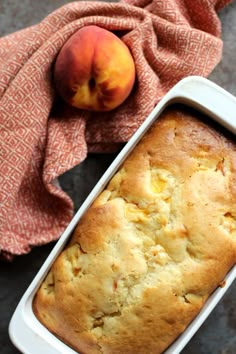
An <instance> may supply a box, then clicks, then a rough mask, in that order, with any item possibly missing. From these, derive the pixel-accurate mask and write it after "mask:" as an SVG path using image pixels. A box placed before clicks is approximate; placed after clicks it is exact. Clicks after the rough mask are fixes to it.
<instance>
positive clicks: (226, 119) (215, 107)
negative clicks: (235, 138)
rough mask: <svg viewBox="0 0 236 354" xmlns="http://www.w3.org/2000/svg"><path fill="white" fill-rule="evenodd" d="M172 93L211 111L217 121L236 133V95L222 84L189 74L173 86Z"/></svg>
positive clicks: (203, 109)
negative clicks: (221, 85)
mask: <svg viewBox="0 0 236 354" xmlns="http://www.w3.org/2000/svg"><path fill="white" fill-rule="evenodd" d="M172 94H173V95H174V96H175V98H176V97H178V96H179V98H180V99H181V101H182V102H183V103H190V104H193V105H194V106H196V107H197V108H199V109H200V110H201V111H203V112H204V113H206V114H207V113H209V112H210V113H211V114H212V115H214V118H215V119H216V121H218V122H219V123H220V124H221V125H223V126H225V127H226V128H228V129H229V130H230V131H231V132H233V133H235V134H236V97H234V96H233V95H231V94H230V93H229V92H227V91H226V90H224V89H223V88H221V87H220V86H218V85H216V84H214V83H213V82H212V81H210V80H208V79H205V78H202V77H200V76H189V77H187V78H185V79H183V80H181V81H180V82H179V83H178V84H177V85H176V86H175V87H174V88H173V90H172Z"/></svg>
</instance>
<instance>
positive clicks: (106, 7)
mask: <svg viewBox="0 0 236 354" xmlns="http://www.w3.org/2000/svg"><path fill="white" fill-rule="evenodd" d="M227 2H229V1H217V0H195V1H192V0H153V1H150V0H127V1H123V2H119V3H104V2H72V3H69V4H68V5H65V6H63V7H61V8H59V9H58V10H56V11H54V12H53V13H51V14H50V15H49V16H47V17H46V18H45V19H43V20H42V21H41V22H40V23H39V24H37V25H35V26H32V27H30V28H26V29H24V30H21V31H19V32H16V33H13V34H11V35H8V36H5V37H3V38H0V253H1V256H2V257H5V258H6V259H11V258H12V257H13V255H19V254H23V253H27V252H29V251H30V249H31V247H32V246H35V245H40V244H44V243H47V242H49V241H52V240H55V239H57V238H58V237H59V236H60V234H61V232H62V231H63V229H64V228H65V227H66V225H67V224H68V222H69V221H70V219H71V217H72V213H73V203H72V201H71V200H70V198H69V197H68V196H67V195H66V194H65V193H64V192H63V191H62V190H61V189H60V188H59V187H58V186H57V184H56V178H57V177H58V176H59V175H61V174H62V173H64V172H65V171H67V170H69V169H71V168H72V167H73V166H75V165H77V164H79V163H80V162H81V161H82V160H83V159H85V158H86V156H87V152H88V151H91V152H102V151H103V152H108V151H114V149H115V148H116V147H118V146H120V145H119V144H120V143H123V142H126V141H127V140H128V139H129V138H130V137H131V136H132V134H133V133H134V132H135V131H136V129H137V128H138V127H139V126H140V124H141V123H142V122H143V121H144V120H145V118H146V117H147V115H148V114H149V113H150V111H151V110H152V109H153V107H154V106H155V105H156V103H157V102H158V101H159V100H160V99H161V98H162V97H163V95H164V94H165V93H166V92H167V91H168V90H169V89H170V88H171V87H172V86H173V85H174V84H175V83H177V82H178V81H179V80H180V79H182V78H183V77H186V76H189V75H201V76H204V77H206V76H208V75H209V73H210V72H211V71H212V70H213V68H214V67H215V66H216V65H217V63H218V62H219V61H220V59H221V55H222V41H221V39H220V33H221V26H220V21H219V18H218V16H217V13H216V11H217V10H219V9H220V8H222V7H223V6H224V5H225V4H226V3H227ZM91 24H95V25H98V26H101V27H103V28H106V29H108V30H110V31H113V32H114V33H115V34H117V35H119V36H120V37H121V38H122V40H123V41H124V42H125V43H126V44H127V45H128V47H129V48H130V51H131V53H132V55H133V58H134V60H135V65H136V73H137V76H136V83H135V86H134V89H133V91H132V93H131V95H130V96H129V98H128V99H127V100H126V101H125V102H124V103H123V104H122V105H121V106H120V107H118V108H117V109H115V110H113V111H112V112H106V113H88V112H85V111H81V110H76V109H72V108H70V107H69V106H67V105H66V104H65V103H63V102H62V101H61V100H60V99H59V98H58V97H57V95H56V93H55V90H54V86H53V80H52V68H53V63H54V60H55V58H56V56H57V54H58V52H59V50H60V48H61V47H62V45H63V44H64V43H65V42H66V40H67V39H68V38H69V37H70V36H71V35H72V34H73V33H74V32H75V31H76V30H78V29H79V28H81V27H83V26H85V25H91ZM78 193H79V190H78Z"/></svg>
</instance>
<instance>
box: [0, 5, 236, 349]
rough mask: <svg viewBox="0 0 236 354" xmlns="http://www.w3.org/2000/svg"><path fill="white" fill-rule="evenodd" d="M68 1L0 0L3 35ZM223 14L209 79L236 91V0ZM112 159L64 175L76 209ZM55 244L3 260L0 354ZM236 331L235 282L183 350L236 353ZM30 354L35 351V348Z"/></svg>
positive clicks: (97, 159)
mask: <svg viewBox="0 0 236 354" xmlns="http://www.w3.org/2000/svg"><path fill="white" fill-rule="evenodd" d="M69 2H70V1H63V0H54V1H49V0H40V1H33V0H21V1H18V0H0V36H2V35H5V34H8V33H11V32H14V31H16V30H18V29H21V28H24V27H27V26H29V25H32V24H34V23H37V22H39V21H40V20H41V19H42V18H43V17H45V16H46V15H47V14H48V13H50V12H51V11H52V10H54V9H56V8H58V7H59V6H61V5H63V4H66V3H69ZM220 18H221V21H222V29H223V34H222V36H223V41H224V51H223V59H222V61H221V63H220V64H219V65H218V66H217V68H216V69H215V70H214V72H213V73H212V74H211V76H210V79H211V80H212V81H214V82H216V83H217V84H219V85H221V86H222V87H224V88H225V89H227V90H228V91H229V92H231V93H232V94H234V95H236V40H235V38H236V2H235V1H234V2H233V3H232V4H231V5H229V6H228V7H227V8H225V9H224V10H222V11H221V13H220ZM235 115H236V112H235ZM235 118H236V117H235ZM113 159H114V155H93V156H89V157H88V158H87V159H86V160H85V162H84V163H82V164H81V165H80V166H77V167H75V168H74V169H73V170H72V171H69V172H67V173H66V174H65V175H63V176H62V177H61V178H60V181H61V184H62V187H63V189H64V190H66V191H67V192H68V193H69V194H70V196H71V197H72V199H73V200H74V202H75V208H76V209H77V208H78V207H79V206H80V205H81V203H82V201H83V200H84V198H85V197H86V195H87V194H88V193H89V191H90V190H91V189H92V188H93V186H94V185H95V183H96V181H97V180H98V179H99V177H100V176H101V175H102V173H103V172H104V171H105V169H106V168H107V167H108V166H109V164H110V163H111V161H112V160H113ZM53 245H54V244H53V243H51V244H49V245H46V246H43V247H40V248H35V249H34V250H33V251H32V252H31V253H30V254H28V255H26V256H21V257H17V258H16V259H15V260H14V261H13V262H12V263H10V264H6V263H0V353H1V354H17V353H19V351H18V350H17V349H15V348H14V346H13V345H12V344H11V342H10V340H9V337H8V324H9V321H10V318H11V316H12V314H13V311H14V309H15V307H16V305H17V303H18V301H19V300H20V298H21V296H22V295H23V293H24V291H25V290H26V288H27V287H28V285H29V284H30V282H31V280H32V279H33V277H34V276H35V274H36V272H37V271H38V269H39V268H40V266H41V265H42V263H43V261H44V260H45V258H46V257H47V255H48V254H49V252H50V250H51V249H52V247H53ZM235 333H236V283H234V284H233V285H232V287H231V288H230V290H229V291H228V292H227V294H226V295H225V296H224V298H223V299H222V300H221V302H220V303H219V304H218V306H217V308H216V309H215V310H214V312H213V313H212V314H211V315H210V317H209V318H208V319H207V321H206V322H205V323H204V325H203V326H202V327H201V328H200V330H199V331H198V332H197V334H196V335H195V336H194V338H193V339H192V340H191V342H190V343H189V344H188V345H187V347H186V348H185V349H184V350H183V354H235V353H236V336H235ZM32 354H34V351H33V349H32ZM42 354H47V353H42ZM147 354H148V353H147Z"/></svg>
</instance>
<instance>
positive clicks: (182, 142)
mask: <svg viewBox="0 0 236 354" xmlns="http://www.w3.org/2000/svg"><path fill="white" fill-rule="evenodd" d="M235 262H236V144H235V141H234V138H233V137H232V136H230V134H228V133H226V132H223V131H222V130H221V129H218V127H217V126H213V125H212V123H211V121H210V120H209V119H208V118H207V117H205V116H203V115H201V114H200V113H199V112H197V111H193V110H190V109H188V108H186V107H183V106H174V107H171V108H168V109H166V110H165V111H164V113H162V114H161V116H160V117H159V118H158V119H157V121H156V123H155V124H154V125H153V126H152V127H151V128H150V129H149V130H148V132H147V133H146V134H145V135H144V137H143V138H142V139H141V140H140V142H139V143H138V144H137V145H136V147H135V148H134V150H133V151H132V152H131V153H130V155H129V157H128V158H127V159H126V160H125V162H124V163H123V164H122V166H121V167H120V168H119V170H118V172H116V174H115V175H114V176H113V178H112V179H111V180H110V182H109V183H108V185H107V186H106V188H105V189H104V190H103V192H102V193H101V194H100V195H99V196H98V197H97V199H96V200H95V201H94V203H93V204H92V206H91V207H90V208H89V210H88V211H87V212H86V213H85V214H84V215H83V217H82V218H81V220H80V221H79V223H78V225H77V227H76V229H75V231H74V233H73V235H72V237H71V239H70V241H69V242H68V244H67V245H66V247H65V249H64V250H63V252H62V253H61V254H60V255H59V257H58V258H57V259H56V261H55V263H54V264H53V266H52V267H51V269H50V271H49V273H48V275H47V277H46V278H45V280H44V281H43V283H42V285H41V286H40V288H39V289H38V291H37V293H36V296H35V298H34V302H33V309H34V312H35V314H36V316H37V317H38V319H39V321H40V322H41V323H42V324H43V325H44V326H46V327H47V328H48V330H49V331H51V332H52V333H54V334H55V335H56V336H57V337H58V338H60V339H61V340H62V341H63V342H64V343H66V344H67V345H69V346H70V347H72V348H73V349H74V350H76V351H78V352H79V353H81V354H82V353H84V354H101V353H102V354H124V353H126V354H158V353H162V352H163V351H165V349H166V348H167V347H168V346H169V345H170V344H171V343H172V342H173V341H174V340H175V339H176V338H177V337H178V336H179V334H180V333H182V332H183V331H184V330H185V328H186V327H187V326H188V324H189V323H190V322H191V321H192V320H193V319H194V317H195V316H196V315H197V314H198V312H199V311H200V310H201V308H202V306H203V305H204V303H205V301H206V300H207V298H208V297H209V295H210V294H211V293H212V292H213V291H214V289H216V288H217V287H218V286H219V285H220V284H221V282H222V281H223V279H224V277H225V275H226V274H227V272H228V271H229V270H230V268H231V267H232V266H233V265H234V264H235Z"/></svg>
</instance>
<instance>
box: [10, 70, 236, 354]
mask: <svg viewBox="0 0 236 354" xmlns="http://www.w3.org/2000/svg"><path fill="white" fill-rule="evenodd" d="M172 103H185V104H187V105H188V106H191V107H193V108H195V109H197V110H199V111H201V112H203V113H205V114H207V115H208V117H210V118H212V119H213V120H214V121H217V122H218V123H219V124H220V125H222V126H224V127H226V128H227V129H228V130H229V131H231V132H232V133H233V134H234V135H236V117H235V115H236V98H235V97H233V96H232V95H231V94H229V93H228V92H226V91H225V90H223V89H222V88H220V87H219V86H217V85H215V84H213V83H212V82H211V81H209V80H207V79H203V78H201V77H197V76H192V77H188V78H186V79H183V80H182V81H180V82H179V83H178V84H177V85H176V86H175V87H174V88H172V89H171V90H170V91H169V92H168V94H167V95H166V96H165V97H164V98H163V99H162V100H161V102H160V103H159V104H158V105H157V106H156V107H155V108H154V110H153V111H152V112H151V114H150V115H149V116H148V117H147V119H146V120H145V122H144V124H143V125H142V126H141V127H140V128H139V129H138V131H137V132H136V133H135V134H134V136H133V137H132V138H131V139H130V141H129V142H128V143H127V144H126V145H125V147H124V148H123V150H122V151H121V152H120V154H119V155H118V156H117V158H116V159H115V160H114V162H113V163H112V164H111V166H110V167H109V168H108V170H107V171H106V172H105V174H104V175H103V176H102V178H101V179H100V181H99V182H98V183H97V185H96V186H95V188H94V189H93V190H92V192H91V193H90V195H89V196H88V198H87V199H86V200H85V202H84V203H83V205H82V206H81V208H80V209H79V210H78V212H77V213H76V214H75V216H74V218H73V219H72V221H71V222H70V224H69V225H68V227H67V228H66V230H65V231H64V233H63V234H62V235H61V237H60V239H59V241H58V242H57V244H56V245H55V247H54V248H53V250H52V252H51V253H50V254H49V256H48V258H47V259H46V261H45V263H44V264H43V266H42V267H41V269H40V270H39V272H38V274H37V275H36V276H35V278H34V280H33V281H32V283H31V284H30V286H29V288H28V289H27V291H26V292H25V294H24V295H23V297H22V299H21V301H20V302H19V304H18V306H17V308H16V310H15V312H14V314H13V317H12V319H11V322H10V325H9V334H10V338H11V340H12V342H13V343H14V345H15V346H16V347H17V348H18V349H19V350H20V351H21V352H23V353H24V354H42V353H45V354H59V353H63V354H69V353H70V354H72V353H76V352H75V351H74V350H72V349H71V348H69V347H68V346H67V345H66V344H64V343H62V342H61V341H60V340H59V339H57V338H56V337H55V336H54V335H53V334H51V333H50V332H49V331H48V330H47V329H46V328H45V327H44V326H43V325H42V324H41V323H40V322H39V321H38V320H37V318H36V316H35V315H34V313H33V310H32V300H33V297H34V294H35V292H36V290H37V289H38V287H39V285H40V284H41V282H42V280H43V279H44V277H45V276H46V274H47V272H48V271H49V268H50V267H51V265H52V263H53V262H54V260H55V258H56V257H57V256H58V255H59V253H60V252H61V251H62V249H63V248H64V245H65V244H66V243H67V241H68V238H69V237H70V235H71V233H72V231H73V230H74V228H75V226H76V224H77V223H78V221H79V219H80V218H81V216H82V215H83V214H84V212H85V211H86V210H87V209H88V207H89V206H90V205H91V203H92V202H93V201H94V199H95V198H96V197H97V196H98V194H100V192H101V191H102V190H103V188H104V187H105V186H106V185H107V183H108V181H109V180H110V179H111V177H112V176H113V175H114V173H115V172H116V171H117V169H118V168H119V166H120V165H121V164H122V162H123V161H124V160H125V158H126V157H127V155H128V154H129V153H130V151H131V150H132V149H133V148H134V146H135V145H136V144H137V142H138V141H139V140H140V138H141V137H142V136H143V135H144V134H145V132H146V131H147V130H148V128H149V127H150V126H151V125H152V123H153V122H154V121H155V120H156V119H157V118H158V116H159V115H160V113H161V112H162V111H163V110H164V109H165V108H166V107H167V106H168V105H170V104H172ZM235 278H236V265H235V266H234V267H233V269H231V271H230V272H229V273H228V274H227V276H226V279H225V281H226V282H225V286H224V287H222V288H220V287H219V288H217V289H216V290H215V292H214V293H213V294H212V295H211V296H210V298H209V299H208V301H207V302H206V304H205V306H204V307H203V309H202V310H201V312H200V313H199V315H198V316H197V317H196V318H195V319H194V320H193V321H192V323H191V324H190V325H189V326H188V327H187V329H186V330H185V331H184V333H183V334H182V335H181V336H180V337H178V339H177V340H176V341H175V342H174V343H173V344H172V345H171V346H170V347H169V348H168V350H166V351H165V354H178V353H180V352H181V350H182V349H183V348H184V347H185V345H186V344H187V343H188V342H189V340H190V339H191V337H192V336H193V335H194V334H195V332H196V331H197V330H198V329H199V327H200V326H201V325H202V323H203V322H204V321H205V319H206V318H207V316H208V315H209V314H210V312H211V311H212V310H213V308H214V307H215V306H216V304H217V303H218V302H219V300H220V299H221V298H222V296H223V295H224V294H225V292H226V291H227V289H228V288H229V287H230V285H231V284H232V282H233V281H234V280H235Z"/></svg>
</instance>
